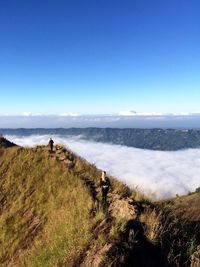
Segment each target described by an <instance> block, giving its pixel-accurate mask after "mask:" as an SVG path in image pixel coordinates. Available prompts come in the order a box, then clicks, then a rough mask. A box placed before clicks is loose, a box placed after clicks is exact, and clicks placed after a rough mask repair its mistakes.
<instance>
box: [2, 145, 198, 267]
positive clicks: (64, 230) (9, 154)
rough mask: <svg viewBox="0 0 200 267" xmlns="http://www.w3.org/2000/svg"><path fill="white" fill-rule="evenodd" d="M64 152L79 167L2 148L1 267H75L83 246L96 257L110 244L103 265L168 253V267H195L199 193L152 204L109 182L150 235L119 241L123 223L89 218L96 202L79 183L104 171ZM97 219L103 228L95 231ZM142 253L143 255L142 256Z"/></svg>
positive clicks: (41, 152)
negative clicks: (129, 201)
mask: <svg viewBox="0 0 200 267" xmlns="http://www.w3.org/2000/svg"><path fill="white" fill-rule="evenodd" d="M65 153H66V154H67V155H68V158H70V159H72V158H74V161H75V162H76V164H75V167H74V168H73V169H72V170H68V169H67V168H66V166H64V165H63V164H62V163H61V162H59V161H57V160H56V158H55V157H50V155H49V153H48V151H47V150H45V149H44V147H43V148H39V147H38V148H35V149H24V148H16V147H13V148H9V149H0V177H1V179H0V190H1V192H3V194H1V196H0V228H1V232H0V259H1V260H0V265H2V266H28V267H29V266H69V267H70V266H72V265H73V264H74V263H75V262H77V259H78V260H79V261H78V262H81V261H80V256H84V254H82V252H84V251H85V249H86V247H87V248H88V247H89V246H90V248H91V249H92V250H93V252H94V255H93V257H94V258H96V257H97V256H98V251H101V250H102V251H104V248H106V246H107V245H110V246H111V250H110V251H108V253H107V252H106V253H107V256H106V254H105V252H103V255H104V256H105V261H104V266H121V265H120V264H119V260H121V259H122V261H123V262H124V261H125V265H122V266H129V265H128V264H131V263H130V260H132V259H133V255H134V253H135V252H134V251H137V252H138V253H136V254H135V257H136V260H135V261H134V263H135V262H136V265H135V266H140V265H137V263H138V262H141V259H143V258H144V253H146V252H147V255H148V253H149V254H151V258H153V257H154V256H152V252H154V250H155V249H157V248H159V249H160V250H159V251H161V252H162V254H164V255H165V258H166V266H190V265H189V264H190V256H191V255H192V254H193V252H194V251H195V250H196V248H197V245H199V244H200V240H199V239H200V238H199V234H198V233H199V232H200V231H198V229H199V230H200V228H199V227H200V224H199V219H200V218H199V214H200V205H199V198H200V194H194V195H191V196H185V197H178V198H175V199H173V200H170V201H164V202H159V203H154V204H152V203H150V202H148V201H147V200H146V199H144V198H143V197H142V196H141V195H140V194H137V192H132V195H131V192H130V190H129V189H128V188H127V187H126V186H124V185H123V184H122V183H120V182H118V181H116V180H113V179H112V194H110V196H109V201H110V204H111V206H112V202H113V203H115V202H116V200H115V198H114V196H116V194H117V195H118V196H120V199H121V200H123V199H124V200H126V197H127V196H129V197H131V198H132V199H133V202H134V205H135V206H136V213H137V210H138V211H139V213H138V218H137V220H138V221H139V222H140V223H141V224H142V227H143V229H144V234H145V236H144V240H143V241H142V240H138V241H137V243H134V244H129V243H128V242H127V241H126V240H123V242H122V240H121V237H120V236H121V233H122V232H123V231H124V226H125V225H126V222H127V221H126V220H123V221H120V218H119V220H118V219H117V218H116V219H115V220H113V219H112V218H110V219H111V221H110V219H109V220H108V221H105V222H104V224H102V222H103V219H104V218H103V216H102V214H101V213H100V212H99V214H98V213H97V214H96V217H95V218H93V219H92V218H90V216H89V213H90V210H91V208H92V199H91V197H90V194H89V192H88V190H87V189H86V186H85V184H83V182H82V180H81V179H80V178H81V176H84V177H85V178H87V179H88V180H89V181H93V182H94V184H95V185H96V186H97V185H98V182H99V181H98V179H99V177H100V172H99V170H97V169H96V167H95V166H93V165H90V164H88V163H87V162H85V161H84V160H82V159H80V158H77V157H75V156H74V155H72V154H71V153H70V152H69V151H66V152H65ZM61 157H62V156H61ZM98 198H99V195H97V199H98ZM125 207H126V205H125V206H124V208H125ZM122 209H123V206H122ZM119 215H120V214H119ZM98 221H99V225H101V226H100V228H102V229H103V230H102V231H101V229H100V231H99V230H98V231H97V230H95V229H99V226H98V225H97V224H96V223H97V222H98ZM108 222H109V223H108ZM95 225H96V227H95ZM147 250H149V251H147ZM127 252H128V254H127ZM120 253H121V254H120ZM139 253H140V254H141V255H142V256H141V257H140V256H139V258H137V257H138V255H140V254H139ZM159 253H160V252H159ZM91 254H92V253H91ZM118 255H119V256H118ZM101 256H102V255H101ZM101 256H99V257H101ZM107 257H110V259H108V258H107ZM89 260H90V259H89ZM86 262H87V261H86ZM106 264H107V265H106ZM116 264H117V265H116ZM123 264H124V263H123ZM139 264H140V263H139ZM83 266H84V267H85V266H87V265H83ZM88 266H89V265H88ZM144 266H150V265H148V263H147V265H144ZM163 266H164V265H163Z"/></svg>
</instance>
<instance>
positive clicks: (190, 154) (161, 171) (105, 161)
mask: <svg viewBox="0 0 200 267" xmlns="http://www.w3.org/2000/svg"><path fill="white" fill-rule="evenodd" d="M6 137H7V138H8V139H9V140H11V141H13V142H15V143H17V144H19V145H23V146H34V145H36V144H47V143H48V140H49V136H47V135H43V136H40V135H34V136H26V137H19V136H18V137H17V136H6ZM51 137H52V138H53V139H54V141H55V143H62V144H63V145H65V146H67V147H69V148H70V149H71V150H73V151H74V152H76V153H77V154H79V155H80V156H82V157H83V158H85V159H86V160H87V161H89V162H91V163H94V164H95V165H96V166H97V167H98V168H100V169H104V170H106V171H107V172H108V173H109V174H110V175H112V176H115V177H117V178H118V179H120V180H122V181H124V182H126V183H127V184H128V185H129V186H131V187H137V188H138V189H139V190H140V191H142V192H143V193H145V194H147V195H152V196H153V197H155V198H156V199H164V198H168V197H173V196H175V195H176V194H179V195H183V194H187V193H188V192H189V191H194V190H195V189H196V188H197V187H199V186H200V149H189V150H182V151H176V152H163V151H151V150H143V149H136V148H131V147H125V146H119V145H109V144H103V143H95V142H89V141H83V140H81V139H80V138H78V137H77V138H67V137H61V136H57V135H55V136H51Z"/></svg>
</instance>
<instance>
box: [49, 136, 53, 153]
mask: <svg viewBox="0 0 200 267" xmlns="http://www.w3.org/2000/svg"><path fill="white" fill-rule="evenodd" d="M53 143H54V141H53V140H52V138H50V140H49V148H50V152H51V153H52V152H53Z"/></svg>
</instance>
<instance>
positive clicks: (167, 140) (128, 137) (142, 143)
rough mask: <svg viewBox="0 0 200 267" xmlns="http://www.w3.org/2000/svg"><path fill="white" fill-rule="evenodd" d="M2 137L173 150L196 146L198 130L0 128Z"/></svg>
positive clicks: (199, 133) (198, 143)
mask: <svg viewBox="0 0 200 267" xmlns="http://www.w3.org/2000/svg"><path fill="white" fill-rule="evenodd" d="M0 134H2V135H18V136H29V135H44V134H45V135H46V134H47V135H55V134H56V135H60V136H62V137H75V136H78V137H79V138H81V139H84V140H89V141H95V142H102V143H111V144H117V145H125V146H129V147H136V148H142V149H151V150H163V151H176V150H180V149H187V148H198V147H200V130H175V129H133V128H124V129H118V128H68V129H64V128H57V129H43V128H36V129H22V128H20V129H0Z"/></svg>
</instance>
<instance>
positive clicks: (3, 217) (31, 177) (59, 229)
mask: <svg viewBox="0 0 200 267" xmlns="http://www.w3.org/2000/svg"><path fill="white" fill-rule="evenodd" d="M0 190H1V195H0V229H1V231H0V265H1V266H30V267H31V266H48V267H49V266H55V265H56V264H58V263H60V264H61V263H62V264H63V265H64V264H65V262H67V265H66V266H71V265H72V264H73V261H74V260H75V259H76V257H79V255H80V253H81V252H82V251H83V250H84V248H85V247H86V246H87V245H88V243H89V241H90V239H91V237H92V236H91V227H92V221H91V219H90V217H89V211H90V209H91V206H92V200H91V197H90V195H89V193H88V190H87V189H86V188H85V186H84V185H83V183H82V182H81V180H80V179H78V178H77V177H76V175H75V174H74V173H73V172H70V171H69V170H68V169H67V168H66V167H64V166H63V165H62V164H61V163H60V162H59V163H58V162H57V161H56V159H55V158H51V157H50V156H49V153H48V151H47V150H46V151H45V150H44V148H37V149H25V148H19V147H13V148H9V149H5V150H3V149H1V150H0Z"/></svg>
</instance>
